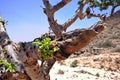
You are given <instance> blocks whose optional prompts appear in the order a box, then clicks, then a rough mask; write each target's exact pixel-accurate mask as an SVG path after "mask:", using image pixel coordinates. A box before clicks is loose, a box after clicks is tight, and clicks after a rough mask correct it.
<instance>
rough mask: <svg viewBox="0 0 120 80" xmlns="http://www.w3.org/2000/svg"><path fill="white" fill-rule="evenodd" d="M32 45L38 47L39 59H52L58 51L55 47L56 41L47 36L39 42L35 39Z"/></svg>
mask: <svg viewBox="0 0 120 80" xmlns="http://www.w3.org/2000/svg"><path fill="white" fill-rule="evenodd" d="M33 44H35V45H38V46H39V48H38V52H39V53H40V57H41V58H43V59H44V60H47V59H52V58H53V56H54V53H55V52H57V51H58V50H59V48H58V46H57V41H56V40H53V41H51V39H50V38H49V37H48V36H46V35H45V36H44V37H43V40H42V41H40V40H38V39H36V40H35V41H34V42H33Z"/></svg>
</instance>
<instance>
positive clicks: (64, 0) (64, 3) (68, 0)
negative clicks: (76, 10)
mask: <svg viewBox="0 0 120 80" xmlns="http://www.w3.org/2000/svg"><path fill="white" fill-rule="evenodd" d="M70 1H72V0H62V1H61V2H59V3H58V4H57V5H55V6H53V11H54V12H56V11H57V10H59V9H60V8H62V7H64V6H65V5H66V4H68V3H69V2H70Z"/></svg>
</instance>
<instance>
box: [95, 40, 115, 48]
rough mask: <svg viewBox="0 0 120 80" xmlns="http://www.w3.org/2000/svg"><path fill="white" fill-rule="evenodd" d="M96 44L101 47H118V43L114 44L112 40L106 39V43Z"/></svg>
mask: <svg viewBox="0 0 120 80" xmlns="http://www.w3.org/2000/svg"><path fill="white" fill-rule="evenodd" d="M96 46H97V47H99V48H109V47H116V45H115V44H113V43H112V42H111V41H106V42H104V43H98V44H97V45H96Z"/></svg>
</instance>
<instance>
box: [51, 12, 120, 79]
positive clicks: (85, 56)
mask: <svg viewBox="0 0 120 80" xmlns="http://www.w3.org/2000/svg"><path fill="white" fill-rule="evenodd" d="M106 23H107V27H106V29H105V30H104V31H103V32H102V33H100V34H99V35H98V36H97V37H96V38H95V40H94V41H92V42H91V43H90V44H89V45H88V46H86V47H85V48H83V49H82V50H80V51H79V52H76V53H75V55H72V56H71V57H70V58H68V59H67V60H65V61H60V62H57V63H56V64H55V65H54V66H53V68H52V70H51V73H50V74H51V80H120V11H119V12H117V13H116V15H115V16H112V17H111V18H110V20H109V21H106Z"/></svg>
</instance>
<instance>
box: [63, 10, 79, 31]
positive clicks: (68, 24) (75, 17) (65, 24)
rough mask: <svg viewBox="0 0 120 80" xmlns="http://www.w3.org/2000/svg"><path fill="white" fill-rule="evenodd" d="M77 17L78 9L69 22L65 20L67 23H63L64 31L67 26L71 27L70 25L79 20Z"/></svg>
mask: <svg viewBox="0 0 120 80" xmlns="http://www.w3.org/2000/svg"><path fill="white" fill-rule="evenodd" d="M77 18H78V11H77V12H76V14H75V15H74V16H73V17H72V18H71V19H69V20H68V21H67V22H65V23H64V24H63V25H62V26H63V29H64V31H66V30H67V28H68V27H70V25H71V24H72V23H74V22H75V21H76V20H77Z"/></svg>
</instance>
